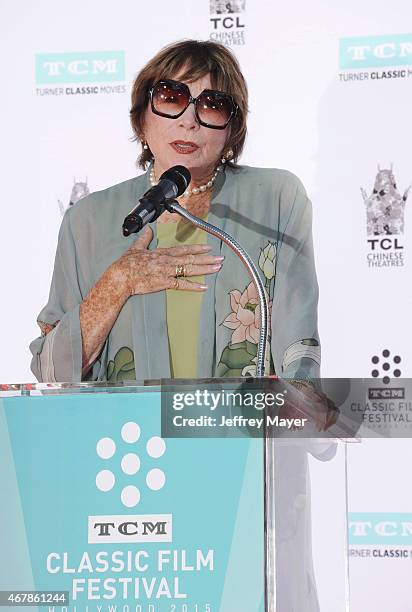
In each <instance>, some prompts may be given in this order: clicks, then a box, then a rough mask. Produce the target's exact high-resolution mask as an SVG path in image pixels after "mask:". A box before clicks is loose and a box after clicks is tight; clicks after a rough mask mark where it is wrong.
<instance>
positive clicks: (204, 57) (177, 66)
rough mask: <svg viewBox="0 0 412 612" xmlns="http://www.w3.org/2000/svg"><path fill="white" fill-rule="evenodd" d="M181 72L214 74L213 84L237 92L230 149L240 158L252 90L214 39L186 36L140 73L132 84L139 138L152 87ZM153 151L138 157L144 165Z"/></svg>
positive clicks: (187, 76)
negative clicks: (249, 93) (189, 38)
mask: <svg viewBox="0 0 412 612" xmlns="http://www.w3.org/2000/svg"><path fill="white" fill-rule="evenodd" d="M183 69H185V70H184V73H183V74H181V75H180V76H179V78H180V79H181V80H182V81H186V82H189V83H190V82H193V81H196V80H197V79H199V78H201V77H203V76H205V75H206V74H210V80H211V84H212V87H213V88H214V89H218V90H220V91H224V92H225V93H228V94H230V95H232V96H233V98H234V100H235V102H236V104H237V105H238V107H239V109H238V112H237V114H236V116H235V117H234V118H233V119H232V121H231V123H230V124H229V125H230V132H229V137H228V140H227V143H226V150H229V149H231V150H232V151H233V157H232V159H231V161H233V162H236V161H237V159H238V158H239V156H240V154H241V152H242V149H243V145H244V143H245V138H246V115H247V112H248V91H247V85H246V82H245V79H244V78H243V75H242V72H241V70H240V67H239V64H238V61H237V59H236V58H235V56H234V55H233V53H231V52H230V51H229V49H228V48H227V47H225V46H224V45H221V44H220V43H217V42H213V41H211V40H208V41H201V40H183V41H180V42H177V43H173V44H171V45H168V46H167V47H164V48H163V49H162V50H161V51H159V53H158V54H157V55H155V56H154V57H153V59H151V60H150V61H149V62H148V63H147V64H146V66H145V67H144V68H142V70H141V71H140V72H139V74H138V75H137V77H136V79H135V81H134V83H133V88H132V108H131V110H130V120H131V123H132V128H133V131H134V134H135V140H140V139H141V138H142V135H143V120H144V115H145V112H146V109H147V104H148V97H149V91H150V89H151V87H152V86H153V85H154V84H155V83H156V82H157V81H159V80H161V79H172V78H175V77H176V75H177V74H178V73H179V72H181V70H183ZM152 157H153V155H152V152H151V151H150V149H144V150H143V152H142V154H141V155H140V157H139V159H138V164H139V166H140V167H141V168H143V169H144V168H146V166H147V163H148V162H149V161H150V160H151V159H152Z"/></svg>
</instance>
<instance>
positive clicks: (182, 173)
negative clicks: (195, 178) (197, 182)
mask: <svg viewBox="0 0 412 612" xmlns="http://www.w3.org/2000/svg"><path fill="white" fill-rule="evenodd" d="M191 178H192V177H191V174H190V172H189V170H188V169H187V168H185V167H184V166H173V167H172V168H169V170H166V172H163V174H162V176H161V177H160V180H162V179H167V180H169V181H172V182H173V183H174V184H175V185H176V187H177V190H178V191H177V194H176V196H175V197H176V198H178V197H179V196H181V195H182V193H184V192H185V191H186V189H187V188H188V186H189V184H190V179H191Z"/></svg>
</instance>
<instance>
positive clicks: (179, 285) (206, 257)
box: [111, 226, 224, 299]
mask: <svg viewBox="0 0 412 612" xmlns="http://www.w3.org/2000/svg"><path fill="white" fill-rule="evenodd" d="M152 238H153V232H152V230H151V228H150V227H149V226H146V227H145V228H144V230H143V232H142V233H141V234H140V236H139V237H138V238H137V239H136V240H135V242H134V243H133V244H132V245H131V246H130V248H129V249H128V250H127V251H126V252H125V253H124V254H123V255H122V256H121V257H120V258H119V259H118V260H116V261H115V262H114V263H113V264H112V266H111V274H112V276H113V277H114V278H115V279H116V282H117V284H118V286H119V285H120V286H122V287H123V288H124V291H125V297H126V299H127V298H128V297H130V296H131V295H140V294H144V293H154V292H156V291H162V290H164V289H179V290H186V291H204V290H205V289H207V285H202V284H200V283H197V282H194V281H190V280H188V278H186V277H188V276H203V275H205V274H213V273H216V272H219V270H220V268H221V267H222V261H223V259H224V257H215V256H213V255H210V254H209V253H210V250H211V247H209V246H207V245H200V244H196V245H188V246H176V247H169V248H162V249H154V250H152V251H150V250H149V249H148V246H149V244H150V242H151V240H152ZM178 266H184V269H185V278H183V277H179V278H176V270H177V267H178Z"/></svg>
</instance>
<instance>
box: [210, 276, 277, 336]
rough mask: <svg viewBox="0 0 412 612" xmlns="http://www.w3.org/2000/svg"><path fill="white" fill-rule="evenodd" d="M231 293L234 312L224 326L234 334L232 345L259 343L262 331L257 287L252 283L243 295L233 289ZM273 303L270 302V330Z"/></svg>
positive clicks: (227, 318) (224, 322)
mask: <svg viewBox="0 0 412 612" xmlns="http://www.w3.org/2000/svg"><path fill="white" fill-rule="evenodd" d="M229 293H230V306H231V308H232V312H231V313H230V314H229V315H228V316H227V317H226V319H225V320H224V321H223V323H222V324H223V325H224V326H225V327H228V328H229V329H233V330H234V332H233V334H232V338H231V344H236V343H238V342H244V341H245V340H247V341H248V342H251V343H252V344H257V343H258V342H259V330H260V304H259V300H258V294H257V291H256V288H255V285H254V284H253V283H252V282H251V283H250V284H249V285H248V286H247V287H246V289H245V290H244V292H243V293H240V291H239V290H238V289H233V290H232V291H230V292H229ZM271 310H272V301H271V300H270V301H269V330H270V318H271V317H270V315H271Z"/></svg>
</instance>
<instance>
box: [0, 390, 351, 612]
mask: <svg viewBox="0 0 412 612" xmlns="http://www.w3.org/2000/svg"><path fill="white" fill-rule="evenodd" d="M203 382H204V381H203ZM214 382H216V381H214ZM224 382H225V384H227V379H225V380H224ZM198 383H202V381H191V382H190V384H191V385H193V388H194V387H195V386H196V384H198ZM162 398H164V386H163V385H161V384H160V381H142V382H141V383H139V384H138V383H133V384H131V383H130V384H129V383H124V384H122V385H110V384H108V383H94V384H87V383H79V384H78V385H69V384H56V383H54V384H36V385H34V384H33V385H11V386H6V385H3V390H2V391H1V392H0V487H1V491H2V493H3V495H2V497H3V502H2V505H1V510H0V517H1V537H0V540H1V546H0V591H2V592H5V593H2V595H1V597H2V598H3V599H1V603H2V605H6V608H5V609H10V610H18V609H20V608H21V609H22V610H28V609H29V610H31V609H39V610H43V609H47V610H50V611H53V612H80V611H81V612H110V611H111V612H120V611H122V612H123V611H127V612H132V611H133V612H164V611H165V612H166V611H168V612H218V611H219V612H220V611H221V612H264V611H266V612H292V611H293V612H306V611H307V612H312V611H313V612H315V611H316V610H318V609H320V610H322V609H326V608H322V605H321V604H322V601H325V602H326V601H333V610H334V612H340V611H341V610H342V612H343V611H344V610H346V609H347V605H348V604H347V602H348V574H347V550H346V538H347V527H346V483H345V461H346V455H345V448H344V444H343V443H341V442H339V443H338V442H336V441H334V440H331V439H329V440H328V439H325V440H322V441H318V440H311V439H308V440H294V439H289V438H287V437H285V438H283V439H276V438H265V437H262V436H260V437H259V436H251V435H246V434H245V433H244V432H243V433H241V434H240V435H233V436H232V435H220V436H219V437H217V436H214V435H211V434H207V435H204V436H200V437H199V436H195V435H191V433H190V432H189V434H188V435H187V436H186V437H185V436H179V437H172V436H166V435H164V417H165V410H168V409H167V407H165V405H164V404H163V405H162ZM162 428H163V429H162ZM166 433H167V432H166ZM308 457H309V458H310V459H309V460H308ZM312 464H313V465H314V464H316V470H315V473H314V474H310V470H311V469H312V467H311V466H312ZM323 468H325V470H324V472H323V475H322V469H323ZM310 475H312V483H313V482H314V483H315V486H314V487H313V486H312V490H311V485H310ZM311 498H312V507H316V508H319V509H320V510H319V513H320V515H321V516H322V518H321V521H322V523H324V522H325V519H324V516H323V514H322V508H323V510H325V516H326V517H327V518H326V524H327V529H328V533H322V529H323V525H322V523H321V524H318V525H316V515H312V518H311V516H310V506H311V502H310V499H311ZM325 506H326V507H325ZM332 517H333V520H332ZM329 520H332V523H330V524H328V521H329ZM331 529H332V531H331ZM331 542H334V544H335V546H334V549H333V551H331V549H330V544H331ZM312 554H313V555H314V556H315V557H316V558H314V562H312ZM316 585H317V586H316ZM13 592H14V595H13ZM34 592H37V594H34ZM16 594H20V596H19V597H18V598H17V599H16ZM6 597H8V598H9V599H8V601H9V604H7V601H6V602H5V598H6ZM30 597H31V598H32V599H30ZM36 597H37V599H35V598H36ZM328 598H329V599H328ZM318 600H319V602H320V603H319V602H318ZM23 604H24V607H23ZM36 604H37V605H36ZM7 605H8V606H9V607H7ZM27 605H29V606H30V607H27ZM319 605H320V608H319ZM40 606H46V607H45V608H44V607H40ZM329 609H332V608H329Z"/></svg>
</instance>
